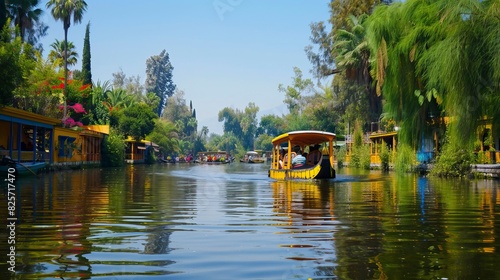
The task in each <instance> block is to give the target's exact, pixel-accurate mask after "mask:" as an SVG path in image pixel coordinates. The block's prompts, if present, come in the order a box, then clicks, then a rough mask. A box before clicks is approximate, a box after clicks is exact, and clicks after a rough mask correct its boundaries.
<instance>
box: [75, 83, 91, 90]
mask: <svg viewBox="0 0 500 280" xmlns="http://www.w3.org/2000/svg"><path fill="white" fill-rule="evenodd" d="M89 87H90V84H86V85H83V86H81V87H80V88H79V89H78V90H79V91H84V90H86V89H88V88H89Z"/></svg>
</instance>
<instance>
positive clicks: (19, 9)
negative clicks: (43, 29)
mask: <svg viewBox="0 0 500 280" xmlns="http://www.w3.org/2000/svg"><path fill="white" fill-rule="evenodd" d="M38 4H39V0H6V5H7V9H8V11H9V13H10V16H11V17H12V18H13V19H14V24H15V25H16V26H18V27H19V32H20V35H21V41H23V42H24V41H25V39H26V32H27V31H28V30H31V31H34V30H35V25H36V24H38V23H39V20H40V16H41V15H42V13H43V11H42V9H40V8H37V6H38Z"/></svg>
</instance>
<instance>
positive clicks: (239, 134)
mask: <svg viewBox="0 0 500 280" xmlns="http://www.w3.org/2000/svg"><path fill="white" fill-rule="evenodd" d="M258 112H259V107H257V106H255V103H253V102H250V103H249V104H248V106H247V107H245V110H244V111H240V110H238V109H233V108H229V107H225V108H224V109H222V110H221V111H219V122H224V124H223V129H224V134H226V133H230V134H232V135H233V136H234V137H236V138H237V139H238V140H239V141H240V142H241V143H242V145H243V147H244V148H245V149H252V150H253V148H254V147H253V145H254V139H255V137H256V134H257V113H258Z"/></svg>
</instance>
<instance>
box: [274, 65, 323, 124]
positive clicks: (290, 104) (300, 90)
mask: <svg viewBox="0 0 500 280" xmlns="http://www.w3.org/2000/svg"><path fill="white" fill-rule="evenodd" d="M293 72H294V74H295V76H294V77H293V78H292V80H293V82H292V85H290V86H287V87H285V86H283V85H282V84H279V85H278V91H280V92H283V93H285V100H284V101H283V103H285V104H286V106H287V108H288V110H289V111H290V114H299V113H300V111H301V109H302V103H301V102H302V98H303V96H304V94H307V93H309V92H312V90H313V87H314V84H313V82H312V81H311V79H303V75H302V71H301V70H300V69H299V68H298V67H294V68H293Z"/></svg>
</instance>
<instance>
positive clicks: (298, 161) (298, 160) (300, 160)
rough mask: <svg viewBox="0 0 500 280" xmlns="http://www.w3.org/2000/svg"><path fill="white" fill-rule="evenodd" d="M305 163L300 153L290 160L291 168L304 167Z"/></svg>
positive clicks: (304, 158)
mask: <svg viewBox="0 0 500 280" xmlns="http://www.w3.org/2000/svg"><path fill="white" fill-rule="evenodd" d="M305 163H306V157H305V156H303V155H302V154H300V153H298V154H297V156H296V157H294V158H293V159H292V167H293V168H299V167H302V166H304V164H305Z"/></svg>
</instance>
